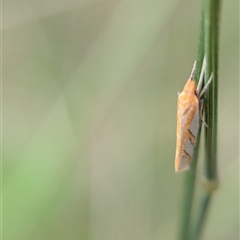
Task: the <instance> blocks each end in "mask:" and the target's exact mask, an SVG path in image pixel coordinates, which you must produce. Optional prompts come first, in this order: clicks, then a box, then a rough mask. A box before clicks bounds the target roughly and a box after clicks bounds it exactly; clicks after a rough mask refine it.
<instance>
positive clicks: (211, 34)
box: [190, 0, 220, 240]
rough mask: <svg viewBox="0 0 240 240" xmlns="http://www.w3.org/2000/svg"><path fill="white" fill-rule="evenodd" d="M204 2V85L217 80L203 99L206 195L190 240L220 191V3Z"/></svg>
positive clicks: (196, 236)
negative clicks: (216, 192) (210, 78)
mask: <svg viewBox="0 0 240 240" xmlns="http://www.w3.org/2000/svg"><path fill="white" fill-rule="evenodd" d="M203 1H204V48H205V56H206V62H207V65H206V73H205V81H207V80H208V79H209V77H210V75H211V74H212V73H213V75H214V78H213V81H212V83H211V84H210V85H209V89H208V91H207V92H206V93H205V97H204V113H205V121H206V123H207V125H208V127H207V128H205V166H204V178H203V181H202V186H203V193H202V196H201V199H200V205H199V210H198V215H197V220H196V223H195V226H194V227H193V231H192V233H191V235H190V239H191V240H198V239H200V237H201V234H202V232H203V227H204V224H205V223H206V219H207V213H208V209H209V207H210V202H211V198H212V193H213V192H214V191H215V190H216V189H217V187H218V176H217V104H218V19H219V9H220V1H219V0H211V1H210V0H203Z"/></svg>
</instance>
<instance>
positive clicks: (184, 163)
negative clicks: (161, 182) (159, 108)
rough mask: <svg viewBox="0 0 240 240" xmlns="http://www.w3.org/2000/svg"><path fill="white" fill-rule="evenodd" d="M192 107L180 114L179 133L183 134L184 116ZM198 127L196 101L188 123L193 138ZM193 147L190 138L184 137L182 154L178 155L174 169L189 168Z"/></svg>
mask: <svg viewBox="0 0 240 240" xmlns="http://www.w3.org/2000/svg"><path fill="white" fill-rule="evenodd" d="M191 110H192V109H191V108H189V109H188V111H185V113H184V114H183V115H182V117H181V126H182V128H181V135H182V136H183V132H184V127H183V126H184V122H185V121H186V116H187V115H188V114H189V112H190V111H191ZM198 127H199V106H198V103H197V104H196V107H195V112H194V115H193V118H192V121H191V123H190V125H189V130H190V132H191V134H192V135H193V136H194V138H196V136H197V133H198ZM193 149H194V144H192V143H191V141H190V139H189V138H188V139H186V141H185V144H184V146H183V151H184V154H182V155H181V156H180V159H179V162H178V166H177V169H176V171H184V170H187V169H189V167H190V163H191V159H192V155H193Z"/></svg>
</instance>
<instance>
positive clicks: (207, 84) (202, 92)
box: [198, 73, 213, 99]
mask: <svg viewBox="0 0 240 240" xmlns="http://www.w3.org/2000/svg"><path fill="white" fill-rule="evenodd" d="M212 79H213V73H211V76H210V78H209V79H208V81H207V83H206V85H205V86H204V87H203V89H202V91H201V92H200V94H199V96H198V97H199V99H200V98H201V96H202V95H203V94H204V93H205V92H206V90H207V89H208V86H209V84H210V83H211V81H212Z"/></svg>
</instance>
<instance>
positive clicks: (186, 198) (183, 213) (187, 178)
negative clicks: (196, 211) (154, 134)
mask: <svg viewBox="0 0 240 240" xmlns="http://www.w3.org/2000/svg"><path fill="white" fill-rule="evenodd" d="M199 27H200V32H199V44H198V50H197V59H196V71H195V73H194V81H195V82H196V84H197V83H198V81H199V77H200V73H201V68H202V63H203V57H204V8H203V6H202V9H201V20H200V26H199ZM200 136H201V125H200V128H199V131H198V136H197V139H196V145H195V148H194V154H193V157H192V164H191V170H190V171H188V172H185V173H183V174H184V179H183V193H182V202H181V207H180V215H179V216H180V217H179V221H178V230H177V237H176V239H178V240H186V239H188V235H189V230H190V227H189V225H190V218H191V212H192V205H193V198H194V191H195V179H196V169H197V160H198V151H199V144H200Z"/></svg>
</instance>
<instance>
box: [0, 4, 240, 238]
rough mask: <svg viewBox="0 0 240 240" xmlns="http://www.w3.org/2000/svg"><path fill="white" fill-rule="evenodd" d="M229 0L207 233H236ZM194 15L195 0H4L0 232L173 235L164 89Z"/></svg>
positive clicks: (234, 43) (170, 90)
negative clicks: (216, 181)
mask: <svg viewBox="0 0 240 240" xmlns="http://www.w3.org/2000/svg"><path fill="white" fill-rule="evenodd" d="M199 2H200V1H199ZM237 5H238V4H237V1H232V2H231V3H230V2H227V1H225V2H224V3H223V6H222V14H221V25H220V26H221V27H220V72H219V135H218V136H219V138H218V139H219V142H218V146H219V154H218V156H219V178H220V189H219V190H218V191H217V192H216V194H215V196H214V199H213V202H212V205H211V209H210V214H209V218H208V224H206V232H205V236H204V239H205V240H207V239H212V240H215V239H216V240H225V239H231V240H237V239H238V228H239V222H238V213H239V209H238V206H239V205H238V204H239V202H238V201H239V199H238V194H239V193H238V179H239V178H238V177H239V173H238V169H239V168H238V158H239V155H238V147H239V92H238V90H239V86H238V84H239V82H238V81H239V76H238V68H239V58H238V52H239V51H238V47H239V46H238V45H239V32H238V30H239V29H238V22H239V21H238V6H237ZM199 18H200V3H198V2H194V1H180V0H173V1H167V0H163V1H145V0H130V1H127V0H122V1H110V0H108V1H103V0H98V1H97V0H85V1H73V0H72V1H65V2H61V1H56V0H50V1H49V0H48V1H46V0H44V1H36V0H32V1H26V0H24V1H14V0H9V1H4V3H3V96H2V98H3V105H2V106H3V239H6V240H16V239H18V240H32V239H34V240H43V239H46V240H47V239H49V240H55V239H56V240H66V239H70V240H75V239H76V240H79V239H80V240H120V239H121V240H122V239H124V240H141V239H144V240H146V239H147V240H155V239H161V240H165V239H166V240H168V239H174V235H175V229H176V224H177V214H178V208H179V206H180V203H179V200H180V194H181V187H182V185H181V180H182V175H181V174H175V173H174V168H173V161H174V154H175V129H176V126H175V125H176V100H177V94H176V93H177V92H178V91H181V89H182V87H183V85H184V83H185V81H186V79H187V78H188V76H189V73H190V71H191V67H192V64H193V61H194V58H195V54H196V49H197V37H198V27H199Z"/></svg>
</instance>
